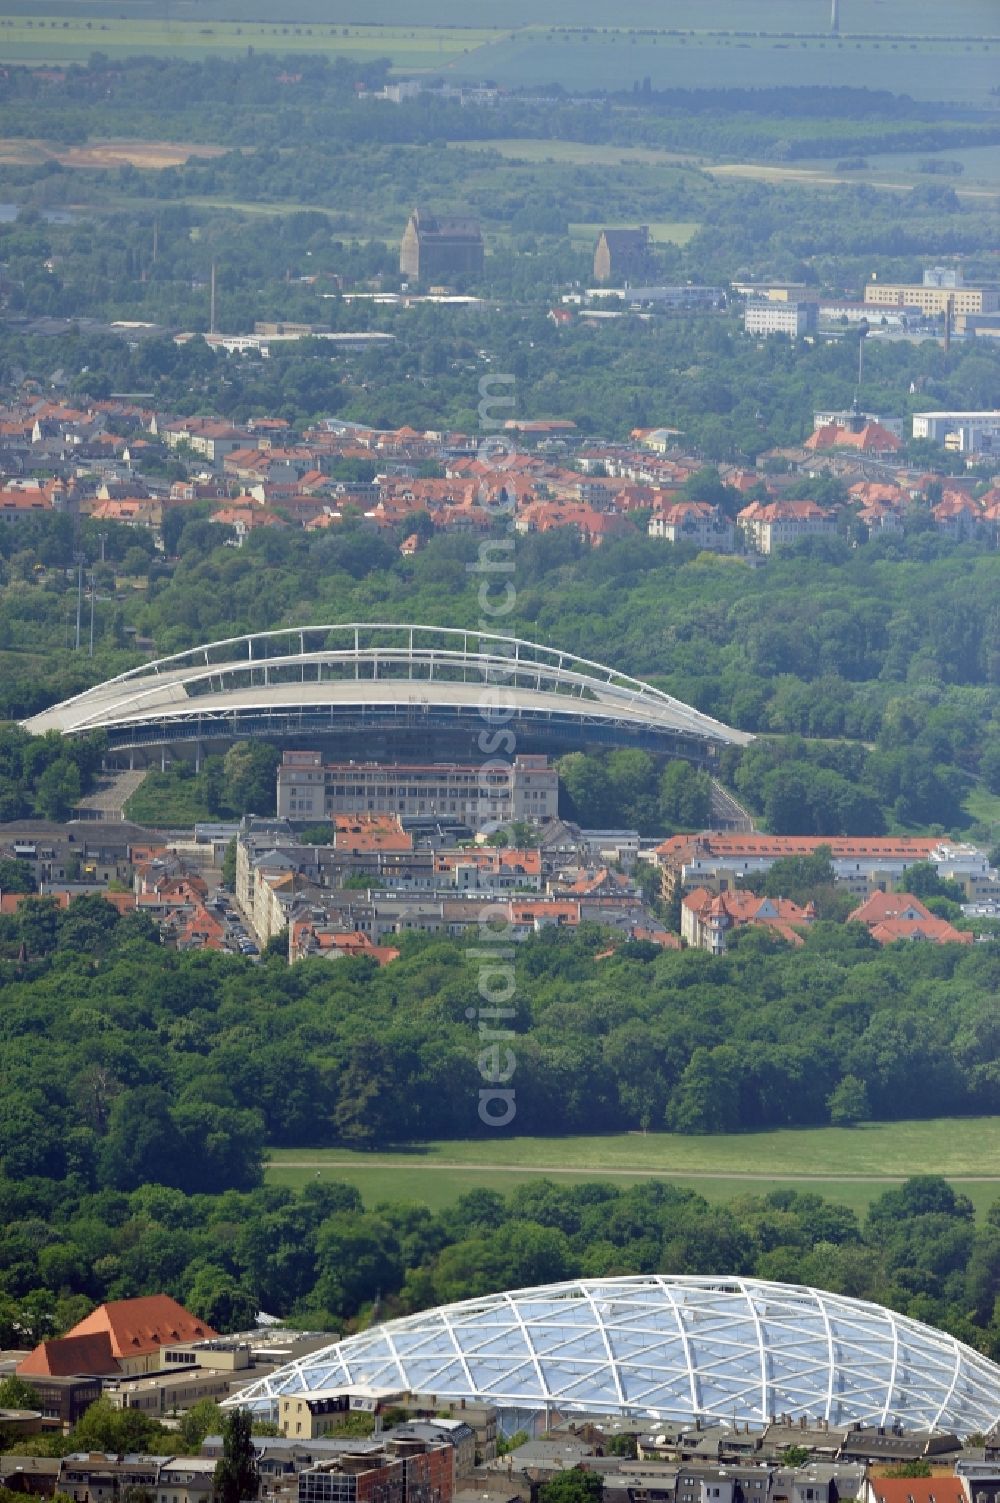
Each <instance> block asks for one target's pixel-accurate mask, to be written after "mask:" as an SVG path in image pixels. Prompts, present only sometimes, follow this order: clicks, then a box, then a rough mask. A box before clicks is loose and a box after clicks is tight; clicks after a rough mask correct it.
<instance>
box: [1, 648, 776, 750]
mask: <svg viewBox="0 0 1000 1503" xmlns="http://www.w3.org/2000/svg"><path fill="white" fill-rule="evenodd" d="M24 725H25V728H26V729H27V730H29V731H31V732H32V733H33V734H36V735H41V734H44V733H45V732H47V731H57V732H59V733H60V734H62V735H64V736H79V735H85V734H88V733H90V732H95V731H99V732H102V733H103V734H104V735H105V736H106V737H107V742H108V748H109V751H110V752H111V753H112V754H117V753H120V752H125V753H127V754H129V756H130V758H132V759H135V758H136V757H139V758H140V759H142V758H144V757H146V756H148V755H149V754H150V753H153V752H154V751H155V750H162V749H164V748H168V747H169V748H170V749H171V750H172V751H173V752H175V753H188V754H193V755H194V756H195V758H196V760H197V758H198V757H199V756H200V755H201V751H202V750H203V749H207V748H209V747H217V746H218V745H220V744H226V743H228V742H230V741H232V740H234V739H239V738H243V737H251V736H252V737H257V738H264V739H271V740H279V741H281V742H282V743H283V744H284V745H286V746H295V745H308V746H315V745H317V744H318V743H325V744H329V743H333V744H335V745H336V747H337V749H338V752H339V753H341V754H344V755H352V754H354V752H355V750H356V751H357V752H359V753H361V754H362V755H363V756H365V757H366V758H370V757H372V756H379V755H393V754H396V753H399V752H400V751H403V750H405V751H407V752H412V751H420V752H426V753H430V754H432V755H435V754H437V755H440V754H441V753H446V754H448V755H455V754H457V753H460V754H469V753H472V754H476V753H478V755H479V757H480V758H481V757H482V756H483V755H484V754H485V755H489V754H494V753H495V752H496V751H497V750H498V749H499V750H500V751H501V752H503V753H505V754H506V753H508V752H509V747H508V746H507V745H505V742H504V737H503V735H502V732H503V731H505V730H509V731H510V732H511V733H512V735H513V737H514V738H515V740H516V744H517V748H518V750H520V751H529V750H538V751H547V750H552V751H566V750H571V749H574V748H577V749H586V748H588V747H594V748H600V747H630V746H635V747H642V748H644V749H646V750H648V751H652V752H660V753H664V754H667V755H671V756H683V757H688V758H691V759H694V760H699V761H711V760H712V758H713V757H714V756H716V755H717V754H718V752H719V751H720V750H721V749H722V748H723V747H725V746H732V745H744V744H745V743H747V742H748V741H750V740H752V739H753V738H752V737H751V736H749V735H747V734H746V733H745V732H743V731H737V730H733V729H732V728H731V727H729V726H727V725H723V724H722V722H721V721H718V720H713V719H712V718H711V716H709V715H703V714H701V712H700V711H698V710H695V709H692V708H691V706H690V705H686V704H684V703H683V702H682V701H681V700H678V699H674V698H673V697H672V696H671V695H669V694H666V693H664V692H663V690H661V689H657V688H654V687H653V685H651V684H648V683H644V682H643V681H642V680H641V679H636V678H631V677H629V676H628V675H627V674H624V673H619V672H618V671H617V670H616V669H614V668H610V667H608V666H607V665H606V664H603V663H595V662H591V661H590V660H588V659H586V658H580V657H576V656H574V655H573V654H572V653H566V652H560V651H559V650H558V649H556V648H550V647H543V646H540V645H539V644H538V643H534V642H527V641H524V640H522V639H521V638H518V637H506V636H500V635H497V634H493V633H488V632H476V631H467V630H462V629H460V628H454V627H437V626H418V625H391V624H386V623H375V624H361V623H354V622H351V623H347V624H342V625H332V626H301V627H287V628H281V629H279V630H276V631H265V632H253V633H250V634H248V635H245V636H240V637H230V638H227V639H226V640H224V641H219V642H209V643H206V644H204V645H203V646H200V647H193V648H190V649H189V650H188V651H186V652H181V653H177V654H175V655H174V656H172V657H167V658H158V659H156V660H155V661H153V662H148V663H143V664H142V665H141V666H139V667H137V668H132V669H130V670H129V671H128V672H127V673H122V674H120V675H119V676H118V677H116V678H113V679H109V680H107V682H105V683H103V684H98V685H96V687H94V688H92V689H88V690H86V691H85V692H84V693H82V694H77V695H75V696H74V697H73V698H72V699H67V700H64V701H63V702H62V703H60V704H57V705H54V706H53V707H52V708H51V709H48V710H43V711H42V712H41V713H40V714H37V715H34V716H32V717H31V719H30V720H27V721H25V722H24ZM491 743H492V744H491Z"/></svg>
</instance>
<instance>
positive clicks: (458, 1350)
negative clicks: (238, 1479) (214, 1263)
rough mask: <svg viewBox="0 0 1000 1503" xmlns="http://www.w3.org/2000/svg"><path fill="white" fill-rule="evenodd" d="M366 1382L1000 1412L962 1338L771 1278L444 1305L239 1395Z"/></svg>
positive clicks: (486, 1396)
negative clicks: (770, 1281) (774, 1280)
mask: <svg viewBox="0 0 1000 1503" xmlns="http://www.w3.org/2000/svg"><path fill="white" fill-rule="evenodd" d="M344 1389H354V1390H360V1391H362V1392H369V1391H373V1392H376V1393H379V1392H381V1393H385V1394H389V1393H399V1392H409V1393H419V1394H434V1395H436V1396H438V1397H440V1398H466V1399H481V1400H483V1401H485V1402H488V1403H492V1404H495V1405H496V1406H497V1407H498V1408H500V1409H519V1410H527V1409H545V1408H550V1409H555V1410H558V1411H560V1412H563V1413H570V1412H576V1413H598V1414H634V1415H648V1416H650V1417H651V1418H661V1419H665V1420H676V1421H680V1422H686V1421H689V1420H694V1419H696V1418H702V1419H713V1420H716V1421H721V1422H726V1421H729V1422H732V1423H748V1422H749V1423H756V1424H762V1423H766V1422H767V1420H768V1419H769V1418H770V1417H771V1416H772V1415H777V1414H790V1415H793V1416H795V1417H799V1416H808V1417H809V1419H811V1420H827V1421H829V1423H830V1424H834V1425H845V1424H866V1425H892V1424H899V1425H902V1426H903V1427H905V1428H906V1429H934V1428H936V1429H943V1430H949V1431H955V1432H956V1433H957V1434H959V1435H963V1434H969V1433H971V1432H972V1431H977V1430H983V1431H985V1430H989V1429H990V1428H991V1427H992V1426H993V1425H995V1424H996V1423H997V1421H998V1420H1000V1367H998V1366H996V1365H995V1364H994V1363H992V1362H990V1361H989V1360H988V1359H987V1358H985V1357H983V1356H982V1355H980V1354H979V1353H978V1352H974V1351H973V1350H972V1349H971V1348H970V1347H967V1346H964V1345H963V1344H962V1343H961V1342H959V1341H957V1340H956V1339H955V1338H954V1337H953V1336H948V1335H946V1334H945V1333H944V1332H943V1331H938V1330H934V1329H932V1328H931V1327H930V1326H925V1325H922V1324H921V1323H920V1322H918V1321H915V1320H910V1319H908V1318H907V1317H905V1316H902V1315H897V1314H896V1313H895V1312H894V1311H891V1310H886V1309H883V1308H882V1307H881V1306H879V1305H874V1304H869V1303H867V1302H865V1301H862V1300H857V1299H848V1298H846V1297H845V1296H843V1295H837V1294H828V1293H826V1292H824V1291H823V1290H819V1289H807V1288H803V1287H799V1286H794V1285H788V1284H775V1283H768V1282H765V1281H763V1280H760V1279H743V1278H720V1277H700V1276H699V1277H681V1276H678V1277H671V1276H670V1275H667V1274H648V1275H633V1276H629V1277H625V1278H611V1279H590V1280H581V1281H574V1282H571V1283H564V1284H552V1285H548V1286H545V1287H541V1288H536V1289H522V1290H518V1291H515V1292H513V1293H506V1294H495V1295H489V1296H486V1297H484V1298H480V1299H472V1300H465V1301H462V1302H461V1303H459V1304H454V1305H444V1306H441V1307H439V1308H438V1309H435V1310H427V1311H424V1312H423V1313H421V1314H419V1315H410V1316H407V1317H405V1318H404V1319H402V1320H395V1321H390V1322H388V1323H387V1324H385V1325H381V1326H376V1327H374V1328H373V1329H371V1330H369V1331H364V1332H361V1333H360V1334H358V1335H356V1336H350V1337H347V1338H346V1339H345V1340H343V1341H338V1342H336V1343H335V1344H334V1345H332V1346H329V1347H325V1348H323V1349H322V1350H321V1351H318V1352H314V1353H312V1354H311V1355H309V1356H308V1357H304V1358H301V1359H299V1360H298V1361H295V1362H291V1363H289V1364H287V1365H286V1366H284V1367H281V1368H278V1369H277V1371H275V1372H274V1373H272V1374H271V1375H270V1376H269V1377H267V1378H263V1379H261V1380H260V1381H259V1382H257V1383H254V1384H251V1385H249V1386H248V1387H247V1388H244V1389H242V1390H241V1391H240V1393H239V1394H238V1395H236V1396H235V1397H233V1398H231V1399H229V1400H228V1401H227V1402H228V1404H230V1405H237V1404H239V1405H249V1406H250V1407H252V1408H254V1409H257V1410H265V1411H270V1410H273V1408H274V1403H275V1400H276V1399H277V1398H278V1397H279V1396H280V1395H281V1394H292V1393H295V1394H303V1393H306V1394H307V1393H310V1392H314V1393H319V1392H323V1393H326V1394H331V1393H334V1392H337V1391H338V1390H344Z"/></svg>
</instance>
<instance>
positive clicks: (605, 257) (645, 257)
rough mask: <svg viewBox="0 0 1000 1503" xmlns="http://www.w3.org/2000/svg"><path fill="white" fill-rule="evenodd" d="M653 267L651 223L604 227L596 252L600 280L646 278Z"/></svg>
mask: <svg viewBox="0 0 1000 1503" xmlns="http://www.w3.org/2000/svg"><path fill="white" fill-rule="evenodd" d="M649 269H650V242H649V226H648V225H645V224H641V225H640V226H639V228H638V229H636V230H602V231H601V233H600V235H599V236H598V237H597V246H596V249H595V251H594V278H595V280H596V281H598V282H612V281H614V282H628V281H632V280H633V278H635V277H639V278H642V277H645V276H646V275H647V273H648V272H649Z"/></svg>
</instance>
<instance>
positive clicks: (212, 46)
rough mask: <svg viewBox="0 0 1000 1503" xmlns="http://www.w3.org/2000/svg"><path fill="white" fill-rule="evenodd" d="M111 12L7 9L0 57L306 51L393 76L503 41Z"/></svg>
mask: <svg viewBox="0 0 1000 1503" xmlns="http://www.w3.org/2000/svg"><path fill="white" fill-rule="evenodd" d="M116 10H117V11H118V14H116V15H115V16H113V17H112V16H99V15H96V14H94V15H91V16H88V14H87V9H86V8H85V7H79V8H77V9H76V10H75V11H74V12H73V15H72V18H71V19H70V18H66V17H62V16H59V15H56V14H54V13H53V14H45V15H41V16H39V15H36V14H34V13H33V12H32V13H31V14H30V15H19V14H15V13H14V12H12V11H11V10H10V9H7V8H5V9H4V11H3V13H2V14H0V58H2V59H3V60H5V61H7V62H18V63H42V62H44V63H73V62H80V63H82V62H86V60H87V59H88V58H89V57H90V55H91V53H93V52H103V53H104V54H105V55H106V56H108V57H113V58H120V57H130V56H136V55H140V54H148V55H152V56H156V55H161V56H162V55H164V54H166V55H169V56H170V57H175V58H188V59H190V60H195V59H198V58H203V57H209V56H216V55H217V56H222V57H225V56H236V55H245V53H246V51H247V48H249V47H252V48H253V49H254V50H255V51H257V52H274V53H290V52H291V53H298V52H311V53H316V54H318V55H319V56H322V57H329V58H333V57H348V58H353V59H354V60H356V61H358V62H369V61H372V60H373V59H376V58H384V57H389V58H391V59H392V62H393V66H394V67H396V68H398V69H402V70H411V71H413V70H416V71H420V70H435V71H437V70H440V69H442V68H444V67H446V66H447V65H448V64H451V63H454V62H456V61H457V60H458V59H460V58H462V57H463V56H464V54H465V53H467V52H474V51H476V50H477V49H478V48H481V47H483V46H484V45H486V44H488V43H490V42H493V41H495V40H496V39H497V38H498V37H499V36H501V35H503V33H500V32H498V31H495V30H493V29H491V28H488V27H483V28H480V27H466V28H454V27H427V26H413V27H410V26H368V25H362V26H359V25H354V26H347V25H343V26H342V25H330V24H327V21H326V18H325V17H324V19H323V21H322V22H319V21H317V23H315V24H310V23H308V22H305V21H293V22H259V21H250V20H243V19H240V20H214V19H209V18H208V16H207V14H206V13H205V12H204V11H202V12H200V13H199V15H198V17H197V18H192V17H190V16H189V15H188V16H185V15H184V13H183V9H182V8H181V7H177V8H176V9H174V10H171V12H170V14H169V17H167V18H163V19H152V18H151V17H150V15H149V12H148V11H147V12H146V13H144V14H142V15H135V14H133V15H129V16H126V15H125V14H124V13H123V12H122V11H121V9H120V8H118V7H116ZM271 14H273V9H272V11H271Z"/></svg>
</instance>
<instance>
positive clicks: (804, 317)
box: [743, 298, 816, 339]
mask: <svg viewBox="0 0 1000 1503" xmlns="http://www.w3.org/2000/svg"><path fill="white" fill-rule="evenodd" d="M815 327H816V304H815V303H777V302H772V301H771V299H770V298H750V299H749V300H748V301H747V305H746V308H745V310H744V313H743V328H744V329H745V331H746V332H747V333H748V334H763V335H765V336H767V335H770V334H787V335H788V336H789V337H790V338H791V339H801V338H802V336H803V334H808V333H809V332H810V331H811V330H812V329H815Z"/></svg>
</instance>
